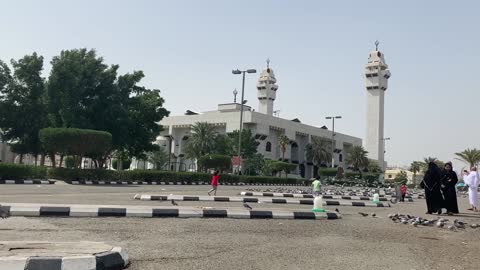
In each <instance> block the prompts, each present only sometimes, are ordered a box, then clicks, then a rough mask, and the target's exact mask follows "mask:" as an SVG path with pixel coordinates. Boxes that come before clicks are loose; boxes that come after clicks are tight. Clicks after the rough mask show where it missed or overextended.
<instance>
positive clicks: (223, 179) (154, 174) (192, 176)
mask: <svg viewBox="0 0 480 270" xmlns="http://www.w3.org/2000/svg"><path fill="white" fill-rule="evenodd" d="M48 178H50V179H56V180H64V181H82V180H84V181H85V180H88V181H93V180H97V181H143V182H183V183H186V184H189V183H198V182H210V180H211V178H212V176H211V175H210V174H208V173H191V172H169V171H157V170H132V171H112V170H95V169H91V170H74V169H66V168H51V169H50V170H48ZM220 183H225V184H234V183H245V184H301V183H303V179H296V178H280V177H266V176H246V175H245V176H244V175H240V176H239V175H230V174H222V175H221V176H220Z"/></svg>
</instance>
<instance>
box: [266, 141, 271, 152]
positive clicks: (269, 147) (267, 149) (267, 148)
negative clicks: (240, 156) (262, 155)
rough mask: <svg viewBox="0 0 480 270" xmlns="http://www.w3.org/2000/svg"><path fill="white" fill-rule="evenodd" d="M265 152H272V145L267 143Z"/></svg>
mask: <svg viewBox="0 0 480 270" xmlns="http://www.w3.org/2000/svg"><path fill="white" fill-rule="evenodd" d="M265 151H267V152H272V143H271V142H267V145H266V146H265Z"/></svg>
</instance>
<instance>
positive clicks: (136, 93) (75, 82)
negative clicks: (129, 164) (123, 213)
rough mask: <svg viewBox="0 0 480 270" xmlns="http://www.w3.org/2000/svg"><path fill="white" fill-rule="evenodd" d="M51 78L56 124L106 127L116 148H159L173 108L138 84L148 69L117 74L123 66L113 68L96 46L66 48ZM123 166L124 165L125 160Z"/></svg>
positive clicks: (130, 151) (137, 151) (137, 152)
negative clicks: (163, 124)
mask: <svg viewBox="0 0 480 270" xmlns="http://www.w3.org/2000/svg"><path fill="white" fill-rule="evenodd" d="M51 64H52V70H51V73H50V76H49V80H48V87H47V100H48V119H49V122H50V124H51V125H52V126H53V127H65V128H81V129H94V130H105V131H107V132H109V133H111V134H112V136H113V137H112V139H113V140H112V149H111V150H115V151H117V152H123V153H126V154H127V155H128V156H130V157H132V156H135V157H138V158H143V159H145V158H146V154H145V153H147V152H150V151H153V150H155V145H154V144H153V143H152V142H154V141H155V139H156V137H157V136H158V134H159V132H160V131H161V127H160V126H159V125H158V124H157V123H158V122H159V121H160V120H161V119H162V118H163V117H165V116H167V115H168V114H169V112H168V111H167V110H166V109H165V108H163V107H162V106H163V103H164V100H163V99H162V98H161V97H160V91H159V90H157V89H147V88H145V87H143V86H139V85H138V84H139V83H140V81H141V80H142V79H143V77H144V74H143V72H142V71H135V72H133V73H129V74H125V75H121V76H117V71H118V68H119V66H118V65H111V66H108V65H106V64H104V62H103V58H101V57H97V55H96V52H95V51H94V50H87V49H75V50H65V51H62V52H61V53H60V55H59V56H55V57H54V58H53V60H52V61H51ZM120 164H121V163H120Z"/></svg>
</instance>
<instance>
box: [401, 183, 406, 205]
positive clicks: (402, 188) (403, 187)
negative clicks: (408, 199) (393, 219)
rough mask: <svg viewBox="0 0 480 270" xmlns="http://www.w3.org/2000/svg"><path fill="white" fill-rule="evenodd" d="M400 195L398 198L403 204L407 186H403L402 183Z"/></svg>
mask: <svg viewBox="0 0 480 270" xmlns="http://www.w3.org/2000/svg"><path fill="white" fill-rule="evenodd" d="M400 195H401V196H402V197H401V198H400V201H401V202H404V201H405V196H407V186H406V185H405V183H402V185H401V186H400Z"/></svg>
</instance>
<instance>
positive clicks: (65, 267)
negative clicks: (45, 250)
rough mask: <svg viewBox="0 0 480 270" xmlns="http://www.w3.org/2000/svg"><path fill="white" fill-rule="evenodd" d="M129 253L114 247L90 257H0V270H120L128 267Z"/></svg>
mask: <svg viewBox="0 0 480 270" xmlns="http://www.w3.org/2000/svg"><path fill="white" fill-rule="evenodd" d="M128 263H129V258H128V254H127V251H126V250H125V249H123V248H121V247H114V248H112V249H111V250H110V251H107V252H102V253H98V254H92V255H89V256H85V255H83V256H65V257H43V256H30V257H23V256H14V257H0V270H24V269H28V270H47V269H48V270H97V269H98V270H106V269H109V270H117V269H118V270H119V269H124V268H126V267H127V266H128Z"/></svg>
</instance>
